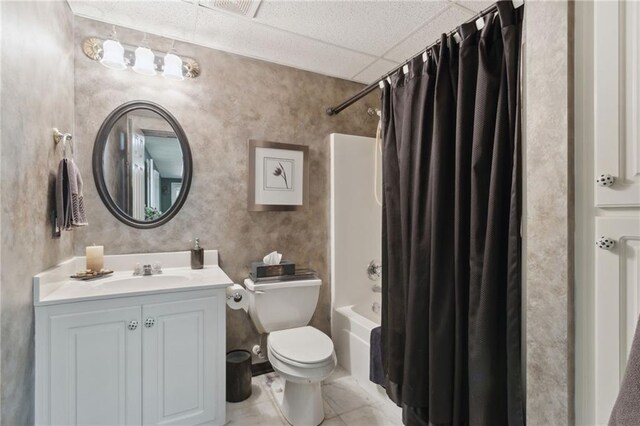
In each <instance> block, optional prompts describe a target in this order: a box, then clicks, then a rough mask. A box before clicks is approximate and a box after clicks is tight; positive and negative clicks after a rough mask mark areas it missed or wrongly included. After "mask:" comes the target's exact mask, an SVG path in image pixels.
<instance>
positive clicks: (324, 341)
mask: <svg viewBox="0 0 640 426" xmlns="http://www.w3.org/2000/svg"><path fill="white" fill-rule="evenodd" d="M268 345H269V347H270V348H271V351H272V352H274V353H275V354H276V355H279V356H281V357H284V358H287V359H290V360H291V361H295V362H299V363H302V364H317V363H320V362H322V361H325V360H327V359H328V358H329V357H331V356H332V355H333V342H332V341H331V339H330V338H329V336H327V335H326V334H324V333H323V332H321V331H320V330H318V329H316V328H313V327H310V326H306V327H298V328H290V329H288V330H280V331H274V332H272V333H271V334H269V340H268Z"/></svg>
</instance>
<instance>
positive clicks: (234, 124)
mask: <svg viewBox="0 0 640 426" xmlns="http://www.w3.org/2000/svg"><path fill="white" fill-rule="evenodd" d="M75 22H76V30H75V37H76V42H75V49H76V53H75V54H76V76H77V78H76V93H75V100H76V129H75V132H76V138H77V141H78V162H79V164H80V167H81V171H82V173H83V178H84V180H85V184H86V187H85V203H86V205H87V209H88V210H87V214H88V218H89V223H90V225H89V227H88V228H87V229H83V230H80V231H79V232H77V234H76V237H77V239H76V246H75V252H76V253H77V254H82V252H83V248H84V246H85V245H86V244H91V243H96V244H104V245H105V251H106V253H110V254H113V253H130V252H139V251H142V252H151V251H171V250H185V249H188V248H189V247H190V243H189V240H190V239H191V238H193V237H199V238H200V239H201V242H202V244H203V246H204V247H206V248H215V249H218V250H220V257H221V265H222V267H223V268H224V270H225V271H226V272H227V274H229V276H231V278H233V279H234V280H235V281H236V282H242V280H243V279H244V278H245V277H246V275H247V272H248V271H247V268H246V266H247V265H249V263H250V262H251V261H254V260H258V259H261V258H262V256H263V255H264V254H266V253H267V252H269V251H271V250H276V249H277V250H279V251H281V252H283V253H284V256H285V258H286V259H289V260H292V261H295V262H296V263H298V264H300V265H308V266H310V267H312V268H314V269H316V270H317V271H318V272H319V273H320V276H321V277H322V279H323V280H324V282H323V286H322V290H321V299H320V303H319V304H318V308H317V310H316V312H315V315H314V318H313V320H312V324H313V325H315V326H317V327H318V328H320V329H321V330H324V331H325V332H329V329H330V325H329V318H330V316H329V315H330V306H329V304H330V295H329V291H330V283H329V278H330V273H329V249H328V243H329V241H328V240H329V190H330V186H329V157H328V156H329V144H328V141H327V135H328V134H329V133H331V132H341V133H349V134H356V135H365V136H373V135H375V126H376V122H375V121H374V120H373V119H371V118H370V117H369V116H368V115H367V114H366V109H367V106H368V105H374V104H375V105H377V104H378V99H377V94H374V95H372V97H371V98H369V99H368V100H367V101H364V102H360V103H358V104H356V105H354V106H353V107H351V108H350V109H349V110H347V111H344V112H343V113H341V114H340V115H338V116H335V117H328V116H326V115H325V113H324V110H325V108H326V107H328V106H330V105H332V104H335V103H337V102H340V101H341V100H342V99H343V98H345V97H346V96H348V95H350V94H351V93H354V92H356V91H357V90H359V89H360V88H361V87H362V86H361V85H358V84H355V83H351V82H347V81H344V80H339V79H335V78H329V77H324V76H321V75H318V74H314V73H310V72H305V71H300V70H296V69H293V68H288V67H284V66H280V65H275V64H271V63H267V62H262V61H257V60H253V59H248V58H244V57H241V56H237V55H233V54H228V53H224V52H219V51H215V50H211V49H207V48H203V47H199V46H196V45H192V44H186V43H176V49H177V51H178V52H180V53H181V54H183V55H185V56H192V57H194V58H196V59H197V60H198V61H199V62H200V65H201V67H202V75H201V76H200V77H198V78H197V79H195V80H192V81H178V82H176V81H170V80H165V79H163V78H162V77H159V76H156V77H146V76H141V75H138V74H136V73H134V72H132V71H131V70H126V71H112V70H109V69H107V68H104V67H102V66H100V64H98V63H96V62H93V61H91V60H89V59H87V58H86V57H85V56H84V55H83V54H82V51H81V50H80V44H81V41H82V40H83V39H84V38H85V37H87V36H101V37H105V36H107V35H108V34H109V32H110V28H111V27H110V25H107V24H104V23H100V22H97V21H93V20H89V19H85V18H76V21H75ZM118 34H119V38H120V40H121V41H122V42H125V43H131V44H135V43H138V42H139V41H140V40H142V33H140V32H137V31H134V30H129V29H124V28H120V29H119V30H118ZM170 45H171V41H170V40H166V39H161V38H159V37H151V47H153V48H156V49H158V50H161V51H164V50H167V49H169V48H170ZM135 99H143V100H150V101H153V102H157V103H159V104H160V105H162V106H164V107H165V108H167V109H168V110H169V111H170V112H171V113H172V114H173V115H174V116H175V117H176V118H177V119H178V121H179V122H180V123H181V125H182V126H183V128H184V130H185V132H186V134H187V137H188V138H189V143H190V145H191V150H192V153H193V159H194V171H193V183H192V186H191V191H190V193H189V197H188V199H187V201H186V204H185V205H184V207H183V208H182V210H181V211H180V213H178V215H177V216H176V217H175V218H174V219H173V220H171V221H170V222H169V223H168V224H166V225H164V226H161V227H159V228H155V229H152V230H137V229H133V228H129V227H127V226H125V225H123V224H122V223H120V222H119V221H118V220H117V219H115V218H114V217H113V216H112V215H111V214H110V213H109V212H108V211H107V209H106V208H105V207H104V205H103V204H102V202H101V200H100V199H99V198H98V194H97V193H96V189H95V184H94V182H93V177H92V174H91V154H92V147H93V143H94V139H95V137H96V133H97V131H98V129H99V127H100V125H101V123H102V121H103V120H104V119H105V118H106V116H107V114H109V112H111V111H112V110H113V109H114V108H115V107H117V106H118V105H120V104H122V103H124V102H127V101H130V100H135ZM250 138H253V139H266V140H272V141H280V142H289V143H298V144H306V145H309V147H310V198H309V199H310V205H309V208H308V209H306V211H304V212H260V213H249V212H247V208H246V204H247V167H248V165H247V160H248V150H247V149H248V148H247V140H248V139H250ZM132 266H133V265H132ZM227 320H228V327H227V347H228V349H233V348H250V347H251V346H252V345H253V344H255V343H257V342H258V335H257V333H256V331H255V329H254V327H253V325H252V324H251V322H250V320H249V318H248V316H247V315H246V314H245V313H244V312H243V311H230V310H228V315H227Z"/></svg>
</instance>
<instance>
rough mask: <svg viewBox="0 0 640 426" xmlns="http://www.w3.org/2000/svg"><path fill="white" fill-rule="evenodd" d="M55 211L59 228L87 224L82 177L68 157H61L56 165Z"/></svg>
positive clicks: (66, 229) (67, 228) (70, 228)
mask: <svg viewBox="0 0 640 426" xmlns="http://www.w3.org/2000/svg"><path fill="white" fill-rule="evenodd" d="M56 211H57V212H56V213H57V221H58V226H59V227H60V229H61V230H65V231H70V230H72V229H73V228H74V227H78V226H86V225H88V223H87V216H86V214H85V211H84V198H83V196H82V177H81V176H80V170H78V167H77V166H76V164H75V162H74V161H73V160H72V159H70V158H64V159H62V160H61V161H60V164H59V165H58V176H57V179H56Z"/></svg>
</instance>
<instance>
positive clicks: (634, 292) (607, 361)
mask: <svg viewBox="0 0 640 426" xmlns="http://www.w3.org/2000/svg"><path fill="white" fill-rule="evenodd" d="M601 236H605V237H608V238H610V239H611V240H613V241H615V245H614V246H613V247H611V248H609V249H606V248H596V249H595V250H596V255H595V266H596V280H595V284H596V294H595V296H596V298H595V300H596V321H595V323H596V357H595V358H596V401H597V406H596V423H598V424H600V423H602V424H605V423H606V422H607V420H608V418H609V415H610V413H611V408H612V407H613V403H614V402H615V399H616V396H617V395H618V389H619V387H620V382H621V380H622V376H623V374H624V371H625V367H626V362H627V358H628V356H629V351H630V350H631V343H632V342H633V335H634V332H635V329H636V324H637V321H638V315H640V276H639V275H640V219H639V218H638V217H637V216H634V217H598V218H596V240H597V239H598V238H600V237H601Z"/></svg>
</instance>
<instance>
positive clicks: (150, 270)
mask: <svg viewBox="0 0 640 426" xmlns="http://www.w3.org/2000/svg"><path fill="white" fill-rule="evenodd" d="M161 273H162V265H161V264H160V262H155V263H154V264H153V266H151V265H150V264H148V265H140V264H139V263H136V266H135V267H134V268H133V275H136V276H140V275H141V276H147V277H148V276H150V275H156V274H161Z"/></svg>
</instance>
